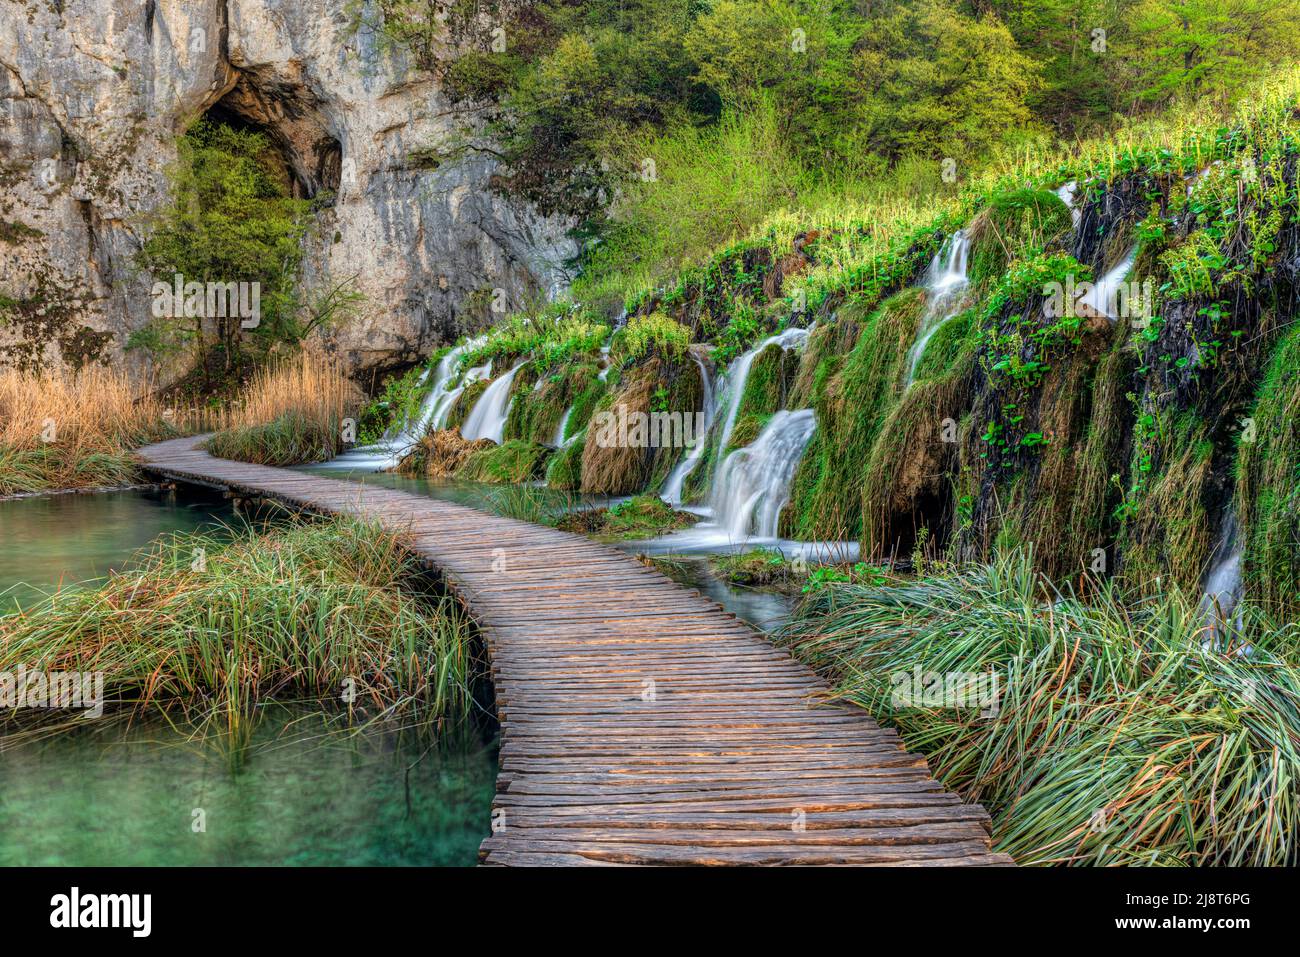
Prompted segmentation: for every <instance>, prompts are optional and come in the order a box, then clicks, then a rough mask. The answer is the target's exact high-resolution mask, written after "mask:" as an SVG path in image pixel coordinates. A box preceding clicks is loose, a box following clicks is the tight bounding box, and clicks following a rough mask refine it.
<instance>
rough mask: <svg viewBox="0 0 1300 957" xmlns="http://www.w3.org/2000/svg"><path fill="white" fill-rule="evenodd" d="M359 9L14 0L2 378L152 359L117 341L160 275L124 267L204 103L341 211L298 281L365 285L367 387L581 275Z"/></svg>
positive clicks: (352, 328)
mask: <svg viewBox="0 0 1300 957" xmlns="http://www.w3.org/2000/svg"><path fill="white" fill-rule="evenodd" d="M347 7H348V4H347V2H346V0H0V316H2V317H3V318H0V365H3V364H10V365H26V366H32V365H39V364H47V365H48V364H53V363H59V362H63V363H71V364H77V363H80V362H85V361H87V360H97V359H102V360H108V361H126V362H129V363H133V364H135V365H136V366H137V367H138V366H139V364H140V363H141V362H142V361H143V360H142V359H141V358H139V357H138V356H134V355H128V356H124V355H123V353H122V347H123V346H124V344H125V339H126V336H127V334H129V332H130V331H131V330H132V329H135V328H138V327H139V326H140V325H141V324H143V323H144V322H145V321H146V320H147V318H148V316H149V308H150V298H149V290H150V286H151V283H152V277H149V276H142V275H137V274H135V272H134V271H133V269H132V262H131V261H132V256H133V254H134V253H135V251H136V250H137V249H138V248H139V246H140V237H141V231H142V229H143V227H144V220H145V217H146V215H147V213H148V211H149V210H151V209H153V208H154V207H155V206H156V205H157V204H158V203H159V202H160V201H161V200H162V199H163V198H164V197H165V196H166V190H167V180H166V172H167V168H168V166H169V164H170V163H172V162H173V161H174V160H175V157H176V146H175V144H176V138H177V136H178V134H179V133H181V132H182V131H183V130H184V129H185V128H186V126H187V124H188V123H190V122H191V121H192V120H193V119H194V118H195V117H197V116H199V115H201V114H203V113H205V112H209V111H210V112H211V113H212V114H213V115H214V116H218V117H222V118H225V119H228V120H234V121H238V122H241V123H245V124H252V125H254V126H257V127H259V128H261V129H263V130H265V132H266V133H267V134H268V135H269V137H270V139H271V140H272V142H273V143H274V144H275V145H276V147H277V148H278V149H279V150H280V152H281V153H282V154H283V157H284V159H285V161H286V163H287V165H288V166H289V168H290V169H291V170H292V173H293V178H294V181H295V182H294V188H295V191H296V192H298V193H299V194H300V195H308V196H315V195H318V194H320V195H324V194H327V193H328V194H333V196H334V197H335V198H334V200H333V202H332V204H331V205H329V206H327V207H326V208H325V209H324V211H323V212H321V213H320V214H319V216H318V217H317V222H316V223H315V224H314V228H313V230H312V232H311V234H310V236H309V238H308V240H307V249H306V255H305V260H304V262H305V265H304V269H303V281H304V283H305V284H306V285H307V286H308V287H312V286H315V287H318V288H323V286H324V285H325V284H327V283H329V282H331V281H338V280H340V279H343V278H346V277H352V276H355V277H356V279H355V285H356V288H357V289H358V290H359V291H360V292H361V293H363V294H364V295H365V297H366V300H365V303H364V306H363V308H362V312H361V315H359V316H358V317H357V318H356V319H355V320H354V321H353V322H352V323H351V324H349V326H348V327H347V328H346V329H344V330H342V331H340V332H339V333H338V334H337V335H336V342H337V345H338V347H339V348H340V349H341V350H342V352H343V353H344V354H345V355H346V357H347V359H348V361H349V363H350V364H351V365H352V367H353V368H354V369H356V370H357V371H358V372H359V373H365V372H368V371H373V370H382V369H386V368H394V367H399V366H401V365H403V364H405V363H409V362H412V361H414V360H415V359H416V358H418V357H419V356H420V355H422V354H424V353H427V352H428V351H429V350H430V349H431V348H433V347H434V346H436V345H438V344H439V343H441V342H444V341H447V340H449V339H451V338H454V337H455V336H456V335H458V334H460V333H461V332H464V331H466V330H467V329H470V328H474V327H477V326H480V325H482V324H484V323H486V322H487V321H488V319H489V318H490V316H489V311H488V310H489V303H490V302H491V300H492V291H493V290H495V289H500V290H504V302H505V303H506V304H507V305H509V306H510V307H512V308H513V307H515V306H518V305H521V304H522V303H523V301H524V300H525V298H527V297H530V296H535V295H537V294H539V293H540V294H547V293H552V292H554V291H555V289H557V288H560V287H563V286H564V285H565V284H566V283H567V279H568V277H567V275H566V273H565V266H564V264H565V263H566V262H567V261H568V260H570V259H572V257H573V255H574V253H575V249H574V246H573V243H572V240H570V239H569V238H568V236H567V228H566V227H567V224H565V223H563V222H560V221H558V220H555V219H548V218H544V217H542V216H540V215H538V214H537V213H536V212H535V211H534V210H532V209H530V208H528V207H526V206H524V205H522V204H519V203H517V202H514V201H512V200H510V199H508V198H505V197H503V196H501V195H499V194H498V193H496V192H494V191H493V190H492V189H491V188H490V179H491V177H492V176H493V174H494V169H495V160H494V159H493V156H492V153H491V150H490V149H486V148H481V147H484V146H487V145H488V144H485V143H482V142H478V143H476V137H477V136H478V135H479V131H477V130H476V129H475V128H474V127H473V126H472V125H471V126H468V127H467V126H466V121H465V118H464V114H463V113H460V112H458V111H455V110H453V109H452V106H451V104H449V102H448V101H447V99H446V97H445V95H444V93H443V91H442V90H441V88H440V85H439V83H438V80H437V79H436V77H434V76H433V75H431V74H429V73H428V72H424V71H420V70H418V69H417V68H416V67H415V66H414V65H413V64H412V63H411V62H409V60H408V59H407V58H406V57H405V56H404V55H403V54H402V52H401V51H394V50H392V49H391V48H390V47H388V46H386V45H385V44H383V43H381V42H380V40H379V38H378V37H376V36H375V34H374V33H373V32H369V31H366V30H364V29H362V30H357V29H355V28H353V26H352V25H351V23H350V20H349V16H348V14H347V12H346V8H347ZM447 55H448V56H451V55H454V51H452V50H451V49H448V51H447ZM453 146H454V147H455V148H454V149H453ZM500 300H501V295H500V294H498V301H500Z"/></svg>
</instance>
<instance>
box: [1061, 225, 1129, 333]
mask: <svg viewBox="0 0 1300 957" xmlns="http://www.w3.org/2000/svg"><path fill="white" fill-rule="evenodd" d="M1135 262H1137V245H1136V244H1134V246H1133V248H1131V249H1130V250H1129V251H1128V252H1127V253H1125V254H1124V258H1123V259H1121V260H1120V261H1119V262H1118V263H1116V264H1115V265H1114V266H1113V267H1112V268H1111V269H1110V271H1109V272H1107V273H1106V275H1104V276H1102V277H1101V279H1099V280H1097V282H1095V283H1093V286H1092V289H1090V290H1089V291H1088V294H1087V295H1086V296H1084V297H1083V298H1082V299H1080V300H1079V304H1078V306H1076V307H1075V315H1088V314H1089V313H1091V314H1094V315H1098V316H1104V317H1105V318H1107V319H1110V320H1111V321H1112V322H1113V321H1114V320H1116V319H1118V318H1119V305H1118V303H1117V302H1116V299H1117V294H1118V293H1119V287H1120V285H1121V284H1122V283H1123V282H1124V280H1125V279H1126V278H1128V274H1129V272H1131V271H1132V269H1133V263H1135ZM1085 306H1086V307H1087V311H1084V307H1085Z"/></svg>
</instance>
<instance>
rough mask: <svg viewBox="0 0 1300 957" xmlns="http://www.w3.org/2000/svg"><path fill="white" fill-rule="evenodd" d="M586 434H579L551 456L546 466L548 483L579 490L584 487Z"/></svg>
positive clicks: (560, 487)
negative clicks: (584, 445) (583, 457)
mask: <svg viewBox="0 0 1300 957" xmlns="http://www.w3.org/2000/svg"><path fill="white" fill-rule="evenodd" d="M586 439H587V437H586V436H585V435H583V436H579V437H578V438H576V439H574V440H573V441H572V442H570V443H569V444H568V445H566V446H564V447H563V448H561V449H558V450H557V451H556V453H555V454H554V455H553V456H551V461H550V464H549V465H547V467H546V484H547V485H549V486H550V487H551V488H558V489H564V490H566V491H577V490H578V489H579V488H581V487H582V447H583V444H584V443H585V442H586Z"/></svg>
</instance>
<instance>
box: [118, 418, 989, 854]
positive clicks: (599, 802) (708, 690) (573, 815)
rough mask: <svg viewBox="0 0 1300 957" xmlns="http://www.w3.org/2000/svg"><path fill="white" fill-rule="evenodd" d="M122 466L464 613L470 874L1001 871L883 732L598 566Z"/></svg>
mask: <svg viewBox="0 0 1300 957" xmlns="http://www.w3.org/2000/svg"><path fill="white" fill-rule="evenodd" d="M197 442H198V440H196V439H193V438H187V439H175V440H172V441H169V442H162V443H159V444H157V445H151V446H148V447H147V448H144V449H141V450H140V452H139V456H140V460H141V462H142V463H143V464H144V465H145V467H146V468H148V469H149V470H150V471H152V472H155V473H157V474H159V475H163V476H166V477H168V478H171V479H176V480H180V481H184V482H197V483H201V484H206V485H215V486H219V487H223V488H227V489H230V490H232V491H234V492H236V493H238V494H244V495H248V496H252V497H265V498H273V499H279V500H282V501H285V502H288V503H290V504H293V505H297V506H301V507H305V508H309V509H312V510H315V511H319V512H344V513H354V514H364V515H366V516H367V517H368V518H370V519H373V520H377V521H379V522H380V523H382V524H383V525H384V526H385V527H386V528H388V529H391V530H393V531H394V532H398V533H400V534H402V535H403V536H404V537H405V539H406V541H407V543H408V544H409V546H410V547H411V548H413V549H414V550H415V551H416V552H418V553H419V554H420V555H421V556H422V557H424V558H426V559H427V560H429V561H430V562H432V563H434V564H435V565H436V566H438V568H439V569H440V570H441V571H442V573H443V575H444V577H445V578H446V580H447V582H448V584H449V585H450V586H451V587H452V588H453V589H454V590H455V591H456V592H457V593H458V594H459V595H460V596H461V598H462V599H463V600H464V601H465V602H466V603H467V605H468V606H469V608H470V610H471V612H472V613H473V616H474V618H475V620H476V621H477V622H478V623H479V625H480V627H481V628H482V631H483V634H484V636H485V639H486V642H487V646H488V651H489V654H490V655H491V659H492V677H493V681H494V684H495V687H496V701H497V711H498V715H499V717H500V720H501V734H502V743H501V770H500V774H499V776H498V778H497V795H496V798H495V801H494V805H493V824H492V830H493V833H492V834H491V836H490V837H488V838H487V839H486V840H485V841H484V842H483V845H482V848H481V851H480V855H481V857H482V860H483V862H484V863H487V864H518V865H537V864H938V865H953V864H984V865H987V864H1009V863H1011V859H1010V858H1009V857H1007V856H1006V855H1005V854H997V853H993V852H991V851H990V850H989V831H988V827H989V819H988V815H987V813H986V812H985V811H984V809H983V808H981V807H980V806H979V805H973V804H963V803H962V802H961V800H960V799H959V798H958V797H957V795H955V794H953V793H951V792H949V791H946V790H945V789H944V788H943V787H941V786H940V785H939V784H938V783H937V782H936V781H935V780H934V779H933V778H932V777H931V776H930V773H929V769H928V768H927V767H926V763H925V758H924V757H922V756H921V755H918V754H908V753H907V752H905V751H904V750H903V748H902V746H901V745H900V743H899V739H898V734H897V732H896V731H894V730H893V729H887V728H881V727H880V726H879V725H877V724H876V722H875V721H874V720H872V719H871V717H869V716H868V715H867V714H866V713H865V712H863V711H861V710H859V709H856V708H853V707H849V706H844V705H838V704H832V703H829V702H827V701H826V700H825V698H826V697H827V686H826V684H825V683H824V682H823V681H822V680H821V679H820V678H819V677H818V676H817V675H815V674H814V673H813V672H812V671H811V670H809V669H808V668H806V667H805V666H804V665H802V664H800V663H798V662H797V661H795V660H794V659H793V658H792V657H791V656H790V655H789V654H788V653H787V652H785V651H784V650H781V649H778V648H775V647H773V646H772V645H771V644H769V643H768V642H767V641H766V640H765V639H763V638H762V637H761V636H760V635H759V634H757V633H756V632H755V631H753V630H752V629H750V628H749V627H748V626H746V625H744V624H742V623H740V622H738V621H736V619H735V617H734V616H732V615H730V614H728V613H727V612H725V611H723V610H722V608H721V607H719V606H718V605H717V604H715V603H714V602H712V601H709V600H707V599H705V598H703V597H701V596H700V594H699V593H698V592H694V591H691V590H689V589H686V588H683V587H682V586H680V585H677V584H675V583H673V582H672V581H670V580H669V579H668V578H666V577H665V576H663V575H662V574H660V573H659V572H657V571H655V570H653V569H650V568H647V567H645V566H644V565H642V564H641V563H640V562H638V561H637V560H636V559H634V558H632V557H630V556H628V555H626V554H624V553H622V552H619V551H617V550H615V549H613V548H610V547H607V546H604V545H599V544H595V543H593V542H590V541H588V540H587V539H585V538H582V537H581V536H578V535H571V534H568V533H566V532H561V531H557V530H555V529H551V528H545V527H542V526H538V525H531V524H529V523H526V522H519V521H513V520H511V519H505V518H499V517H496V516H492V515H488V514H485V513H483V512H479V511H476V510H474V509H470V508H467V507H464V506H461V505H455V504H452V503H449V502H441V501H437V500H435V499H430V498H426V497H424V496H420V495H413V494H410V493H407V492H400V491H396V490H393V489H387V488H379V487H374V486H369V485H362V484H358V483H356V482H353V481H345V480H339V479H330V478H322V477H319V476H315V475H307V474H304V473H301V472H294V471H290V470H286V469H276V468H268V467H266V466H259V465H247V464H244V463H241V462H232V461H229V460H227V459H218V458H214V457H212V456H210V455H208V454H207V453H206V452H204V451H202V450H200V449H197V448H196V447H195V446H196V444H197Z"/></svg>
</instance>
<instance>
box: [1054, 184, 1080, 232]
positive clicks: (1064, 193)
mask: <svg viewBox="0 0 1300 957" xmlns="http://www.w3.org/2000/svg"><path fill="white" fill-rule="evenodd" d="M1078 193H1079V184H1078V183H1076V182H1075V181H1074V180H1070V181H1069V182H1068V183H1066V184H1064V185H1063V186H1061V187H1060V188H1059V189H1057V191H1056V196H1057V198H1058V199H1059V200H1060V201H1061V202H1063V203H1064V204H1065V205H1066V207H1067V208H1068V209H1069V210H1070V219H1071V220H1072V222H1073V224H1074V225H1075V226H1076V227H1077V226H1078V225H1079V220H1080V219H1082V218H1083V210H1082V209H1080V208H1079V196H1078Z"/></svg>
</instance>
